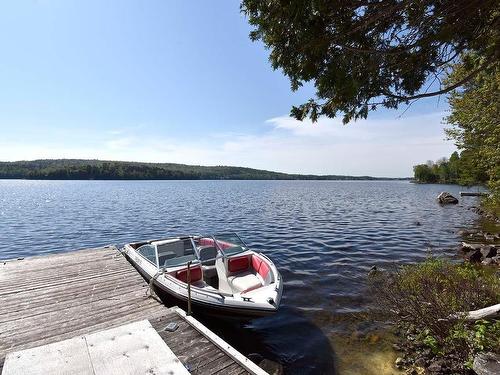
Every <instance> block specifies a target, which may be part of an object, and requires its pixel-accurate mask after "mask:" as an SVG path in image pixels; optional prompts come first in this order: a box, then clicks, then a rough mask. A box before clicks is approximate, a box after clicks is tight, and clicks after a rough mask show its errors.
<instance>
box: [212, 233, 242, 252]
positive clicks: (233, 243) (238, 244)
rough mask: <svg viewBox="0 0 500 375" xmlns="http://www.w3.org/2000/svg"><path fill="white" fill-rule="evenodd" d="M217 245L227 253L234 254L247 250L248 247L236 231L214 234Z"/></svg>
mask: <svg viewBox="0 0 500 375" xmlns="http://www.w3.org/2000/svg"><path fill="white" fill-rule="evenodd" d="M213 238H214V239H215V241H216V243H217V247H218V248H219V249H220V250H221V251H222V252H223V253H224V254H225V255H234V254H238V253H242V252H243V251H247V250H248V247H247V245H246V244H245V243H244V242H243V240H242V239H241V238H240V237H239V236H238V235H237V234H236V233H222V234H216V235H214V236H213Z"/></svg>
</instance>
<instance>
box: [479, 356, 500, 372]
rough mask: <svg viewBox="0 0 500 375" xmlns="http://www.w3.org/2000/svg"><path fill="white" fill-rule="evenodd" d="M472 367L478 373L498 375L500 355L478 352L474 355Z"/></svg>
mask: <svg viewBox="0 0 500 375" xmlns="http://www.w3.org/2000/svg"><path fill="white" fill-rule="evenodd" d="M472 369H473V370H474V371H475V372H476V374H478V375H498V374H500V355H498V354H495V353H480V354H478V355H476V356H475V357H474V363H473V364H472Z"/></svg>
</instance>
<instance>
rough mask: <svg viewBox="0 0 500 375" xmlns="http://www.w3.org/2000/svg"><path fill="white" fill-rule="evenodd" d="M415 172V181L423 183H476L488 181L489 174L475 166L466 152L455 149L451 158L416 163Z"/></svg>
mask: <svg viewBox="0 0 500 375" xmlns="http://www.w3.org/2000/svg"><path fill="white" fill-rule="evenodd" d="M413 172H414V178H415V181H417V182H421V183H440V184H460V185H475V184H484V183H486V182H487V181H488V175H487V174H486V173H484V171H480V170H477V169H476V168H474V167H473V165H472V163H471V160H470V156H469V155H468V154H467V153H466V152H462V154H461V155H460V154H459V153H458V152H456V151H455V152H454V153H453V154H451V156H450V158H449V159H447V158H442V159H439V160H437V161H435V162H434V161H432V160H429V161H427V163H425V164H418V165H415V166H414V167H413Z"/></svg>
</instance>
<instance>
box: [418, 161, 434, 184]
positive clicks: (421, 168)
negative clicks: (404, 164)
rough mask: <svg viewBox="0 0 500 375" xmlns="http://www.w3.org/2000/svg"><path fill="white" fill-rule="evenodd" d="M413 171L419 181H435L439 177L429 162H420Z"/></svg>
mask: <svg viewBox="0 0 500 375" xmlns="http://www.w3.org/2000/svg"><path fill="white" fill-rule="evenodd" d="M413 173H414V176H415V180H416V181H417V182H423V183H434V182H437V180H438V177H437V176H436V174H435V173H434V172H433V171H432V166H429V165H428V164H419V165H416V166H414V167H413Z"/></svg>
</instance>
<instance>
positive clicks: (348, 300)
mask: <svg viewBox="0 0 500 375" xmlns="http://www.w3.org/2000/svg"><path fill="white" fill-rule="evenodd" d="M459 189H461V190H463V188H459V187H455V186H444V185H416V184H410V183H408V182H399V181H390V182H382V181H374V182H363V181H355V182H354V181H20V180H11V181H8V180H0V243H2V248H1V249H0V259H2V258H12V257H18V256H29V255H34V254H40V253H45V252H59V251H69V250H72V249H78V248H84V247H92V246H99V245H103V244H109V243H116V244H124V243H126V242H131V241H135V240H140V239H147V238H157V237H159V236H167V235H176V234H185V233H188V234H192V233H204V232H217V231H236V232H238V233H240V234H241V236H242V237H243V238H244V239H245V240H246V242H248V243H249V244H250V245H251V247H253V248H254V249H255V250H262V251H264V252H265V253H266V254H267V255H268V256H270V257H271V258H272V259H273V260H274V262H275V263H276V265H277V266H278V268H279V269H280V271H281V273H282V275H283V278H284V281H285V289H284V296H283V300H282V306H283V308H282V309H281V310H280V311H279V313H278V314H277V315H275V316H273V317H270V318H265V319H259V320H254V321H251V322H247V323H246V324H244V325H241V328H239V329H236V328H235V329H227V327H226V328H222V329H219V328H218V327H217V326H216V325H217V324H221V322H217V321H215V320H214V319H207V321H208V324H209V325H215V326H214V329H215V330H220V332H222V335H223V336H225V337H227V338H228V341H230V342H232V343H235V346H237V347H239V348H240V349H241V350H242V351H244V352H245V353H251V352H260V353H263V354H265V356H266V357H267V358H269V359H274V360H277V361H279V362H280V363H282V364H284V366H285V368H286V370H287V372H288V373H331V372H332V371H333V370H332V369H333V365H334V364H339V366H340V368H345V369H346V370H345V371H346V372H345V373H348V371H349V368H351V369H352V368H355V366H354V365H353V364H352V365H351V367H349V365H348V366H347V367H344V366H343V365H342V364H343V363H345V362H346V361H343V359H346V358H348V356H347V354H350V355H351V356H352V355H355V354H356V353H359V352H360V351H361V350H360V347H358V346H357V344H356V342H360V343H363V342H364V340H365V339H366V338H365V336H366V334H367V333H368V332H370V329H374V328H376V327H373V326H372V325H371V324H370V322H367V323H365V325H366V327H363V326H362V327H361V328H359V329H360V330H361V332H362V333H361V340H350V341H349V340H347V341H345V340H344V338H345V337H350V335H351V333H352V331H353V328H352V322H353V317H357V318H356V319H359V316H360V315H359V314H362V313H363V312H364V311H365V309H366V305H367V301H368V300H367V296H366V295H365V293H364V289H365V281H366V274H367V272H368V271H369V269H370V267H372V266H373V265H376V266H377V267H379V268H383V267H387V266H389V265H393V264H395V263H396V264H399V263H406V262H414V261H418V260H420V259H422V258H424V257H425V256H426V255H427V252H428V249H429V248H431V249H432V251H434V252H435V253H438V254H444V255H446V256H454V255H455V251H454V250H453V246H455V245H456V243H457V241H458V240H459V238H458V237H457V235H456V234H455V232H456V231H457V230H458V229H460V228H463V227H468V226H471V225H472V223H473V220H474V219H475V215H474V214H473V213H472V212H471V211H469V210H468V209H467V208H468V206H470V205H473V204H476V202H477V201H476V199H475V198H463V199H460V204H459V205H458V206H444V207H442V206H439V205H438V204H437V203H436V201H435V198H436V196H437V195H438V193H439V192H440V191H443V190H446V191H449V192H451V193H452V194H453V195H455V196H458V190H459ZM354 320H355V319H354ZM356 329H358V328H356ZM233 334H234V341H233V338H232V337H231V338H230V336H231V335H233ZM242 337H247V338H248V339H241V338H242ZM342 340H344V341H342ZM367 340H369V339H367ZM365 341H366V340H365ZM383 341H384V340H382V341H381V342H383ZM340 342H341V344H339V343H340ZM370 345H372V347H373V348H374V349H377V348H378V349H377V350H375V351H374V352H373V353H371V354H370V355H368V353H365V357H366V358H365V359H366V360H367V361H368V358H373V360H374V361H375V360H376V358H382V357H384V355H385V354H383V353H386V352H387V351H384V350H381V349H382V348H383V345H382V344H380V342H376V343H373V344H370ZM332 348H333V349H332ZM346 348H351V349H352V350H348V349H346ZM379 349H380V350H379ZM334 352H335V353H334ZM387 353H389V355H392V354H390V351H389V352H387ZM372 354H373V355H372ZM336 356H337V357H338V360H336V359H335V358H336ZM349 358H351V357H349ZM384 358H385V357H384ZM374 366H375V365H374ZM330 370H331V371H330ZM353 373H354V372H353Z"/></svg>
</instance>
